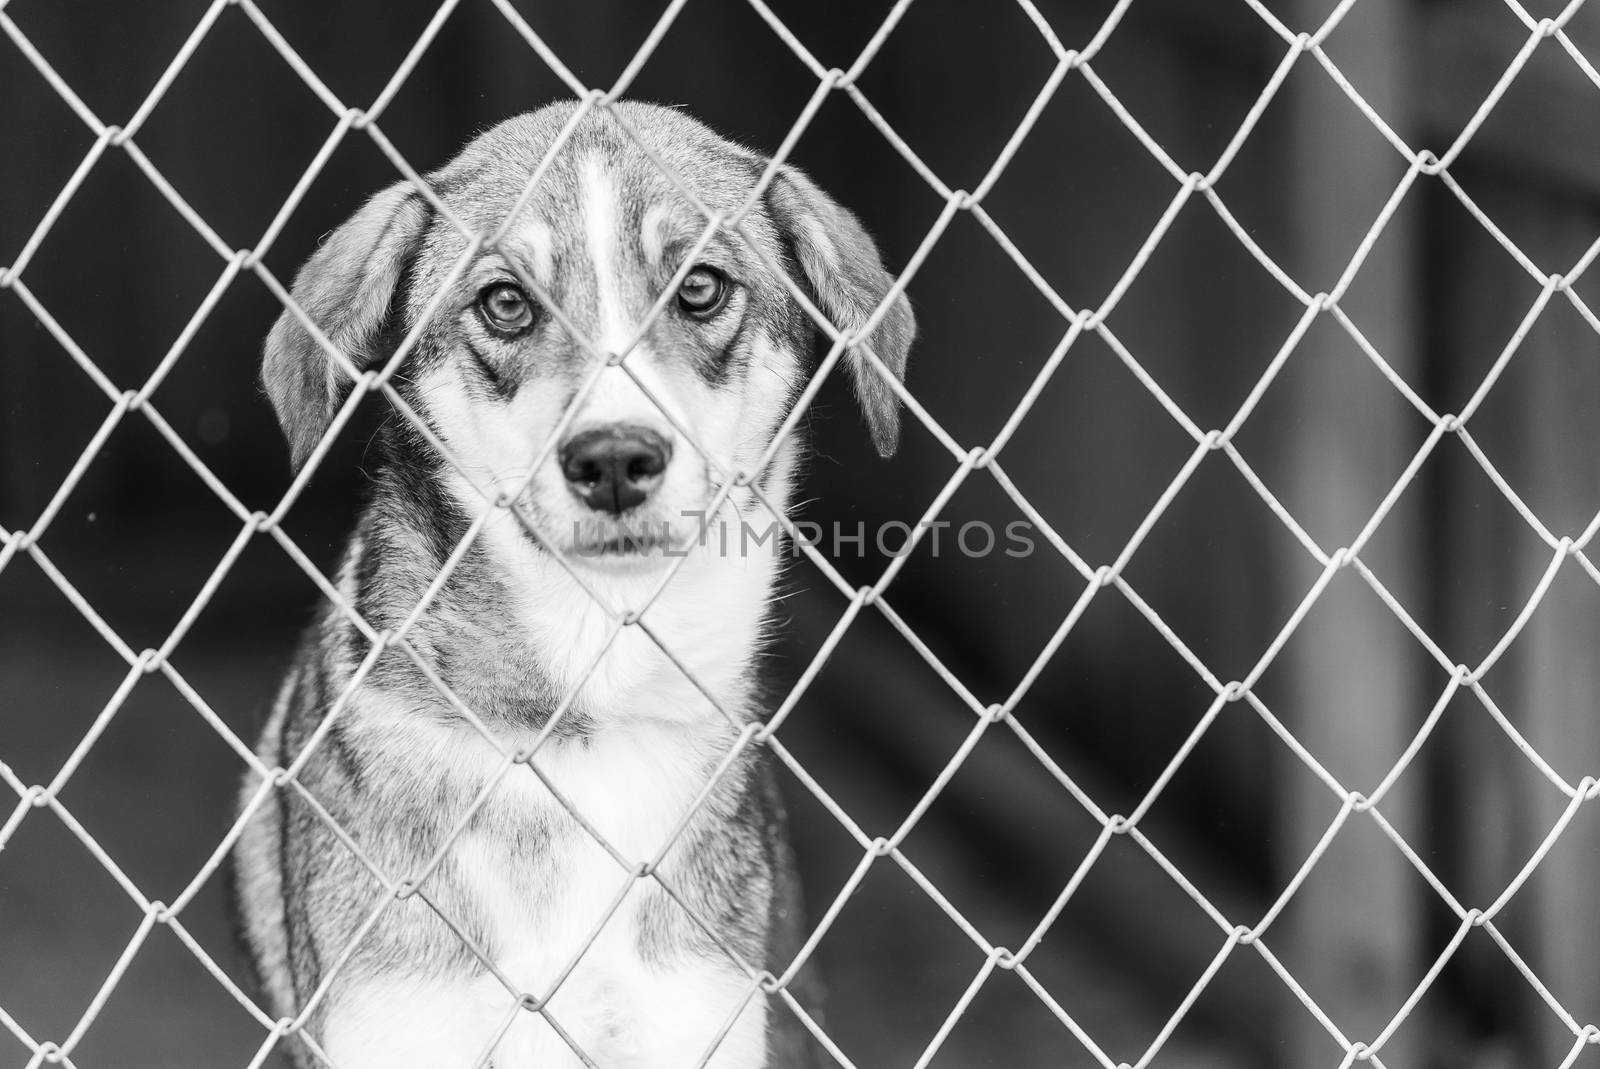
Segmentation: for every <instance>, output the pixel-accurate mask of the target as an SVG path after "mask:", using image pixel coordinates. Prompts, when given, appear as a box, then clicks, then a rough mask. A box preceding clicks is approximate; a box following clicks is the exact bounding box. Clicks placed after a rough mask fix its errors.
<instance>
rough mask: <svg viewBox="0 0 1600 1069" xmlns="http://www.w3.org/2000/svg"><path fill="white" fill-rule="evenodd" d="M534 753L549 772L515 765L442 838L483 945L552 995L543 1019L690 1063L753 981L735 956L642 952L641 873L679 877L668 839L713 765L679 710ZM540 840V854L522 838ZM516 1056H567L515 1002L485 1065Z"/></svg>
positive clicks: (512, 976) (612, 1052) (606, 1059)
mask: <svg viewBox="0 0 1600 1069" xmlns="http://www.w3.org/2000/svg"><path fill="white" fill-rule="evenodd" d="M534 760H535V762H536V764H537V765H538V769H539V772H540V773H542V775H536V774H534V772H533V771H532V770H531V769H527V768H512V769H511V770H510V773H509V774H508V775H507V776H506V777H505V778H504V779H503V780H502V781H501V783H500V787H499V790H498V792H497V794H496V796H495V798H494V799H493V802H492V804H491V805H489V806H486V807H485V809H484V811H483V819H481V820H478V821H475V822H474V824H473V826H472V827H471V828H470V829H469V830H468V832H467V833H465V834H464V835H463V836H462V837H461V838H460V839H459V840H458V842H457V843H456V845H455V846H454V848H453V849H452V851H451V856H452V872H453V875H454V877H455V879H456V881H457V882H458V886H459V888H460V890H461V891H462V893H463V895H464V897H465V898H466V900H468V901H470V902H471V903H473V907H474V910H475V912H476V913H477V919H478V921H479V924H480V925H481V931H482V932H483V934H484V936H485V938H486V942H487V944H488V945H487V946H485V947H484V950H485V952H486V954H487V955H488V956H489V958H490V959H491V960H492V961H493V962H494V964H495V966H496V969H498V970H499V972H500V973H501V974H502V975H503V976H504V977H505V978H506V979H507V980H508V981H510V982H511V984H513V985H514V986H515V987H517V988H518V989H520V991H522V992H524V993H527V994H530V995H533V996H534V997H536V998H545V997H549V1000H550V1001H549V1004H548V1011H549V1018H550V1019H551V1020H553V1021H554V1022H555V1023H556V1025H559V1029H560V1031H561V1032H565V1033H566V1034H567V1035H568V1036H569V1037H571V1038H572V1039H573V1040H574V1041H575V1042H577V1043H578V1044H579V1045H580V1046H582V1048H583V1049H584V1052H585V1054H586V1055H587V1056H588V1057H590V1058H591V1059H592V1060H594V1061H595V1063H596V1064H598V1065H604V1066H617V1067H623V1069H626V1067H629V1066H635V1065H638V1066H641V1067H642V1066H643V1065H645V1064H651V1065H655V1064H658V1061H657V1059H659V1058H660V1057H661V1055H662V1054H663V1053H664V1052H666V1051H669V1050H670V1051H671V1052H672V1055H673V1060H674V1064H676V1063H678V1062H681V1063H682V1064H684V1065H693V1064H696V1063H697V1062H698V1060H699V1059H700V1057H701V1056H702V1055H703V1054H704V1053H705V1049H706V1047H707V1045H708V1044H709V1043H710V1042H711V1040H712V1039H713V1038H714V1037H715V1035H716V1034H717V1032H718V1031H719V1030H720V1028H721V1027H722V1025H723V1024H724V1023H725V1022H726V1021H727V1019H728V1017H729V1015H730V1014H731V1013H732V1012H734V1011H735V1010H736V1009H737V1007H738V1000H739V998H740V997H741V989H742V988H743V987H744V985H745V983H746V981H745V980H744V978H743V977H741V976H740V975H739V974H738V971H737V969H736V967H735V966H734V965H733V963H732V962H729V961H720V962H719V961H708V960H706V959H704V958H700V957H697V956H695V955H693V954H691V953H690V952H689V950H688V948H673V947H670V946H669V947H661V946H659V945H654V944H652V946H651V951H650V952H649V953H648V954H647V953H646V952H645V951H644V946H645V941H644V940H643V938H642V936H643V935H644V932H643V931H642V929H643V927H644V925H645V924H646V923H647V921H646V919H645V910H644V906H645V903H646V901H647V900H648V899H650V898H652V897H656V898H658V897H659V896H660V895H661V894H662V892H661V891H660V890H659V888H658V886H657V885H656V883H655V881H654V880H653V879H651V878H648V877H645V878H640V877H638V876H636V875H635V873H636V871H637V870H638V866H639V865H641V864H646V863H647V864H651V865H656V864H658V863H659V864H660V865H661V872H662V875H663V878H666V879H668V880H672V879H673V878H674V877H673V869H674V858H675V857H676V856H677V855H676V854H675V847H673V846H672V845H671V844H672V843H673V842H674V835H675V834H676V833H678V832H680V830H681V829H682V828H683V827H684V826H685V825H686V824H687V823H689V819H690V813H691V810H692V808H693V806H694V803H695V801H696V799H697V797H698V796H699V795H700V793H701V791H702V788H703V787H704V785H705V783H706V780H707V778H708V776H709V773H710V769H711V767H712V766H711V764H710V763H709V762H708V761H707V760H706V758H705V755H704V753H703V752H702V750H701V748H700V746H698V745H696V744H695V741H694V740H693V738H692V737H690V736H687V735H686V732H685V730H684V728H683V727H682V726H681V725H670V726H665V727H660V728H657V727H653V726H649V725H644V726H634V727H632V728H629V729H620V728H618V729H612V730H608V731H602V732H600V733H598V734H597V735H596V736H595V737H593V738H591V739H589V740H587V741H572V740H564V741H561V742H559V743H554V744H547V745H546V746H545V747H543V748H541V750H540V751H539V753H538V755H537V756H536V757H535V759H534ZM517 822H523V826H522V827H520V828H518V827H515V826H514V825H515V824H516V823H517ZM516 832H521V833H522V834H508V833H516ZM680 841H681V840H680ZM535 842H537V843H539V844H540V845H539V848H538V850H537V856H525V855H523V854H520V853H519V852H518V851H519V847H525V844H531V843H535ZM658 905H659V902H658ZM657 935H658V937H659V933H657ZM484 981H489V982H490V983H491V985H498V984H499V981H498V980H496V979H494V978H493V977H492V976H490V977H480V978H479V981H478V982H480V983H481V982H484ZM552 989H553V990H554V993H553V994H551V992H552ZM501 990H502V991H503V990H504V988H503V985H501ZM689 992H700V993H701V995H700V997H698V998H696V999H694V1000H692V1001H690V1002H689V1003H687V1006H688V1007H689V1008H688V1009H687V1011H685V1005H686V1004H685V1003H684V1001H683V999H684V996H685V994H686V993H689ZM506 995H507V997H509V993H506ZM671 1007H677V1010H676V1011H675V1013H673V1012H668V1011H669V1008H671ZM746 1031H748V1028H747V1029H746ZM751 1035H758V1033H756V1032H752V1033H751ZM748 1042H750V1040H748V1039H747V1042H746V1045H748ZM749 1053H751V1052H749V1051H747V1052H746V1054H749ZM524 1058H526V1059H527V1061H526V1064H528V1065H539V1066H541V1067H542V1066H546V1065H552V1066H559V1065H566V1064H567V1061H568V1059H572V1058H573V1055H572V1054H571V1052H570V1048H569V1047H568V1046H567V1043H566V1041H565V1040H563V1039H562V1038H561V1036H560V1034H559V1033H558V1031H557V1029H556V1028H555V1027H552V1026H551V1025H550V1024H549V1022H548V1021H547V1020H545V1019H544V1018H542V1017H539V1016H537V1015H535V1014H532V1013H526V1012H524V1013H522V1014H520V1015H517V1017H516V1021H515V1024H514V1025H513V1026H512V1028H511V1029H510V1030H509V1031H508V1032H507V1035H506V1038H505V1039H504V1040H503V1041H502V1042H501V1044H500V1046H499V1047H498V1049H497V1054H496V1057H495V1061H494V1063H493V1064H494V1066H495V1069H513V1067H516V1066H520V1065H523V1064H525V1063H524V1061H523V1060H522V1059H524ZM573 1064H574V1065H575V1064H577V1062H576V1061H575V1060H574V1061H573ZM660 1064H666V1063H664V1062H663V1063H660ZM713 1064H720V1063H716V1062H714V1063H713ZM735 1064H751V1063H750V1062H748V1061H741V1062H738V1063H735Z"/></svg>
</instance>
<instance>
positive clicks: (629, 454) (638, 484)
mask: <svg viewBox="0 0 1600 1069" xmlns="http://www.w3.org/2000/svg"><path fill="white" fill-rule="evenodd" d="M671 459H672V444H671V443H670V442H668V441H667V440H666V439H665V438H663V437H661V435H659V434H657V433H656V432H655V431H653V430H650V429H649V428H648V427H636V426H631V425H628V424H618V425H614V426H610V427H601V428H599V429H597V430H589V431H584V432H582V433H581V434H575V435H573V436H572V437H571V438H569V439H567V441H566V442H565V443H563V444H562V446H561V474H562V475H564V476H566V479H567V485H569V486H571V487H572V492H573V493H575V494H577V495H578V497H579V499H580V500H581V501H583V503H584V504H585V505H588V506H589V507H590V508H592V509H594V510H595V511H597V512H609V513H612V514H613V515H620V514H622V513H624V512H626V511H628V510H629V509H631V508H633V507H634V506H635V505H637V504H639V503H640V502H642V501H644V499H645V498H647V497H649V496H650V494H651V492H652V491H653V490H655V488H656V487H657V486H659V485H660V484H661V475H662V472H664V471H666V470H667V461H669V460H671Z"/></svg>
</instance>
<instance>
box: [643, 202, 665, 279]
mask: <svg viewBox="0 0 1600 1069" xmlns="http://www.w3.org/2000/svg"><path fill="white" fill-rule="evenodd" d="M667 213H668V208H667V206H666V205H665V204H652V205H650V208H649V210H648V211H646V212H645V213H644V223H643V224H642V225H641V226H640V228H639V231H640V233H639V239H640V242H641V244H643V245H644V255H645V259H647V260H649V261H650V266H651V267H660V266H661V253H662V252H663V251H664V240H665V237H666V229H667Z"/></svg>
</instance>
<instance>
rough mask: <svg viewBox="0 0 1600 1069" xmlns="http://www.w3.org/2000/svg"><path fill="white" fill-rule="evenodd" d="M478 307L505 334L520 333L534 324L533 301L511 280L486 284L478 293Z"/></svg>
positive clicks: (491, 323)
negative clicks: (510, 281)
mask: <svg viewBox="0 0 1600 1069" xmlns="http://www.w3.org/2000/svg"><path fill="white" fill-rule="evenodd" d="M478 307H479V308H480V309H482V310H483V318H484V319H486V320H487V321H488V323H489V325H490V326H491V327H493V328H494V329H496V330H498V331H501V332H502V333H505V334H519V333H521V332H522V331H524V330H527V329H528V327H530V326H532V325H533V301H532V299H530V298H529V297H528V295H527V294H526V293H523V292H522V290H521V289H520V288H518V287H517V286H514V285H512V284H511V283H509V282H496V283H494V284H493V285H491V286H485V287H484V289H483V292H482V293H479V294H478Z"/></svg>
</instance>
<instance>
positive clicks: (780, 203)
mask: <svg viewBox="0 0 1600 1069" xmlns="http://www.w3.org/2000/svg"><path fill="white" fill-rule="evenodd" d="M767 207H768V211H769V212H770V213H771V215H772V218H773V222H774V223H776V224H777V227H778V230H779V232H780V233H781V234H782V236H783V238H784V239H785V240H786V241H787V242H788V244H789V246H790V247H791V248H792V249H793V250H794V255H795V259H796V260H797V261H798V266H799V268H800V272H801V273H802V274H803V275H804V276H805V281H806V283H807V286H808V289H809V290H810V295H811V297H812V299H813V300H814V301H815V303H816V305H817V308H818V309H819V310H820V311H821V312H822V313H823V314H824V315H826V316H827V317H828V319H829V320H830V321H832V323H833V325H834V326H836V327H838V328H839V329H840V330H841V331H844V332H845V333H846V334H848V333H851V332H852V331H856V330H859V329H860V328H861V327H862V325H863V324H865V323H866V321H867V320H868V319H869V318H870V317H871V316H872V313H873V312H874V311H876V310H877V307H878V305H880V304H882V303H883V299H884V297H885V296H887V294H888V292H889V288H890V287H891V286H892V285H893V284H894V279H893V278H892V277H891V276H890V274H889V272H888V271H886V270H884V267H883V260H882V258H881V257H880V256H879V255H878V246H877V245H876V244H874V243H873V240H872V237H871V235H869V234H868V233H867V231H866V228H865V227H863V226H862V225H861V222H860V220H858V219H857V218H856V217H855V216H854V215H852V214H851V213H850V212H849V210H848V209H846V208H844V207H842V206H841V205H840V204H839V203H838V202H837V201H835V200H834V199H833V198H832V197H830V196H828V195H827V194H826V193H824V192H823V191H822V190H821V189H819V188H818V187H817V184H816V183H815V182H813V181H811V179H810V178H808V177H806V175H805V174H804V173H803V172H801V171H800V170H799V169H797V168H795V167H792V166H788V165H785V166H784V167H783V168H782V169H781V170H780V171H779V172H778V174H777V175H776V176H775V177H774V179H773V181H772V185H771V186H770V187H769V188H768V190H767ZM916 333H917V323H916V318H915V317H914V316H913V315H912V314H911V302H910V301H908V300H907V299H906V298H905V297H904V296H903V295H902V296H901V297H899V298H897V299H896V300H895V302H894V304H893V305H891V306H890V308H889V309H888V311H886V312H885V313H884V315H883V318H882V319H880V320H879V321H878V326H877V327H876V328H875V329H874V330H873V332H872V334H871V335H870V336H869V337H868V339H867V344H868V345H870V346H871V347H872V351H873V352H874V353H876V354H877V356H878V359H879V360H881V361H883V364H884V366H885V367H887V368H888V369H889V370H890V371H892V372H894V375H895V377H896V378H898V379H901V380H904V378H905V372H906V354H907V353H908V352H909V350H910V349H911V339H912V338H913V337H915V335H916ZM849 366H850V373H851V376H852V377H853V379H854V380H855V388H856V397H857V398H858V399H859V400H860V402H861V411H862V412H863V414H865V416H866V419H867V426H868V428H869V429H870V430H871V431H872V441H873V444H874V445H876V446H877V447H878V452H879V454H880V455H882V456H885V457H887V456H892V455H893V454H894V450H895V446H896V445H897V444H898V443H899V441H900V399H899V398H898V397H896V396H895V393H894V390H893V389H891V388H890V386H889V384H888V383H887V382H885V381H884V380H883V376H882V375H880V374H879V373H878V371H877V369H876V368H874V367H873V366H872V364H871V363H870V362H868V360H867V359H866V357H865V356H863V355H861V354H860V353H858V352H855V351H852V352H851V353H850V360H849Z"/></svg>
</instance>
